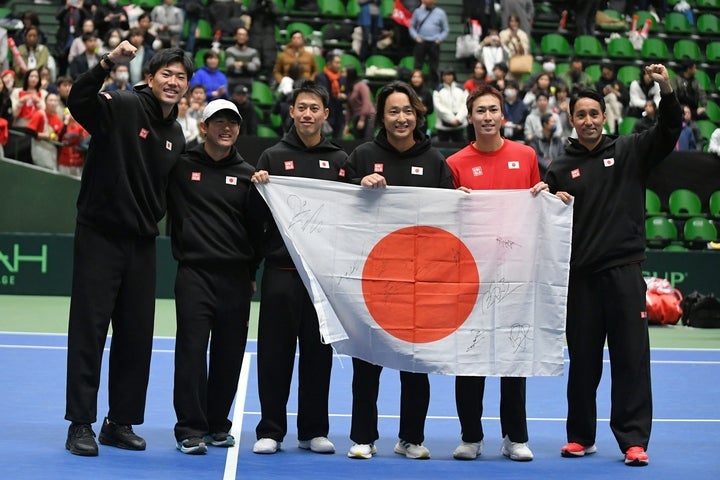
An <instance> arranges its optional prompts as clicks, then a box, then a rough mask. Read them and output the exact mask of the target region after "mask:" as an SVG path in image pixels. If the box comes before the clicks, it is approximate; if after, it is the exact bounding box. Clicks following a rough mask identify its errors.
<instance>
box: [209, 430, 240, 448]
mask: <svg viewBox="0 0 720 480" xmlns="http://www.w3.org/2000/svg"><path fill="white" fill-rule="evenodd" d="M203 441H204V442H205V443H206V444H210V445H212V446H213V447H232V446H234V445H235V437H233V436H232V435H230V434H229V433H227V432H218V433H211V434H209V435H205V436H204V437H203Z"/></svg>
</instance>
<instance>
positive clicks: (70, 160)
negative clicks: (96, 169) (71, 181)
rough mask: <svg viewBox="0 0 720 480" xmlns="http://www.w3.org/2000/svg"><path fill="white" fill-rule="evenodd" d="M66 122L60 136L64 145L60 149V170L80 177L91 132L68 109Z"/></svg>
mask: <svg viewBox="0 0 720 480" xmlns="http://www.w3.org/2000/svg"><path fill="white" fill-rule="evenodd" d="M64 122H65V127H63V131H62V135H61V137H60V141H61V142H62V146H61V147H60V148H59V150H58V162H57V163H58V171H59V172H60V173H64V174H66V175H72V176H74V177H80V176H82V170H83V163H84V161H85V153H86V152H87V144H88V142H89V140H90V134H89V133H88V131H87V130H85V129H84V128H83V126H82V125H80V124H79V123H78V122H77V121H76V120H75V118H74V117H73V116H72V114H71V113H70V110H68V109H66V111H65V118H64Z"/></svg>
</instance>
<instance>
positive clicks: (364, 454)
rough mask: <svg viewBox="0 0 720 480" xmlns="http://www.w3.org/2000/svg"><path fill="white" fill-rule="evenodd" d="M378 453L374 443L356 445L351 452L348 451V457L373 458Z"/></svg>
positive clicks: (351, 448)
mask: <svg viewBox="0 0 720 480" xmlns="http://www.w3.org/2000/svg"><path fill="white" fill-rule="evenodd" d="M376 453H377V448H376V447H375V444H374V443H369V444H368V443H356V444H355V445H353V446H352V447H350V450H348V454H347V455H348V457H350V458H364V459H368V458H372V456H373V455H375V454H376Z"/></svg>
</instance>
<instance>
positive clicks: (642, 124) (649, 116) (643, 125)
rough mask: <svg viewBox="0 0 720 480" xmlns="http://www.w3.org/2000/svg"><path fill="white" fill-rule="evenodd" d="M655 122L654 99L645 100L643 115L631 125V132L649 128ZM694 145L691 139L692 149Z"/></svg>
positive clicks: (655, 109)
mask: <svg viewBox="0 0 720 480" xmlns="http://www.w3.org/2000/svg"><path fill="white" fill-rule="evenodd" d="M657 122H658V119H657V105H656V104H655V100H646V101H645V110H644V112H643V116H642V117H641V118H640V120H638V121H637V122H635V125H633V129H632V133H642V132H644V131H646V130H650V129H651V128H652V127H654V126H655V125H657ZM691 133H692V131H691ZM680 137H681V139H682V133H681V134H680ZM686 140H687V139H686ZM678 142H680V140H678ZM694 147H695V141H694V139H693V150H694V149H695V148H694Z"/></svg>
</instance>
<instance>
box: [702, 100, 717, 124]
mask: <svg viewBox="0 0 720 480" xmlns="http://www.w3.org/2000/svg"><path fill="white" fill-rule="evenodd" d="M705 107H706V112H705V113H707V116H708V118H709V119H710V121H711V122H713V123H715V124H720V105H718V104H717V102H716V101H715V100H708V101H707V105H706V106H705Z"/></svg>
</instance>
